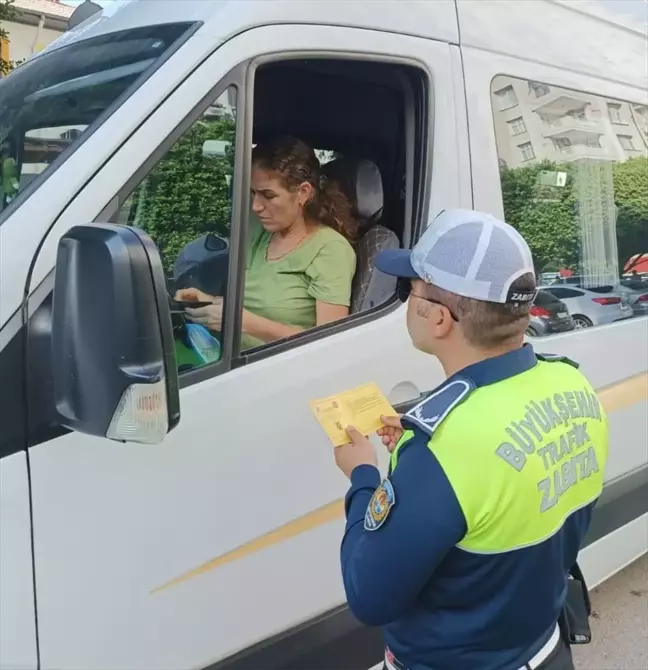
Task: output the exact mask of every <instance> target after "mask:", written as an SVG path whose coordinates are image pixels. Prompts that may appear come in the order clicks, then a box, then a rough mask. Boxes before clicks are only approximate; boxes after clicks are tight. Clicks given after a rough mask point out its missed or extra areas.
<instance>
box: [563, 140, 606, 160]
mask: <svg viewBox="0 0 648 670" xmlns="http://www.w3.org/2000/svg"><path fill="white" fill-rule="evenodd" d="M556 155H557V156H560V160H563V161H575V160H579V159H581V158H590V159H593V160H615V157H614V156H611V155H610V152H609V151H608V150H607V149H604V148H603V147H588V146H586V145H585V144H572V146H570V147H562V148H561V149H559V150H557V151H556Z"/></svg>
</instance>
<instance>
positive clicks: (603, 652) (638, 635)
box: [572, 555, 648, 670]
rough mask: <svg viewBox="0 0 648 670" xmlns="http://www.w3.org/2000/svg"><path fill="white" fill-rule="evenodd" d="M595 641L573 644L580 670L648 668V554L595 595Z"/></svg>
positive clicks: (592, 597)
mask: <svg viewBox="0 0 648 670" xmlns="http://www.w3.org/2000/svg"><path fill="white" fill-rule="evenodd" d="M590 596H591V599H592V609H593V616H592V619H591V626H592V642H591V644H587V645H578V646H575V647H572V649H573V652H574V661H575V665H576V668H577V670H646V668H648V555H646V556H643V557H642V558H640V559H639V560H637V561H635V562H634V563H632V564H631V565H629V566H628V567H627V568H626V569H625V570H623V571H622V572H620V573H619V574H618V575H615V576H614V577H613V578H612V579H610V580H608V581H607V582H605V583H604V584H602V585H601V586H599V587H598V588H596V589H593V590H592V592H591V594H590Z"/></svg>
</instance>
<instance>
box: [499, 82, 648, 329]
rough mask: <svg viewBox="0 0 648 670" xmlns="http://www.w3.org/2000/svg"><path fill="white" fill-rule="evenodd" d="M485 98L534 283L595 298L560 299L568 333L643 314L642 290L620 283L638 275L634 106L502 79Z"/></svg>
mask: <svg viewBox="0 0 648 670" xmlns="http://www.w3.org/2000/svg"><path fill="white" fill-rule="evenodd" d="M502 91H506V92H507V93H506V99H507V100H515V101H516V102H517V104H516V105H515V107H510V105H509V106H506V105H502ZM491 95H492V108H493V116H494V121H495V138H496V142H497V153H498V157H499V169H500V179H501V185H502V198H503V204H504V214H505V218H506V220H507V221H508V222H509V223H510V224H512V225H514V226H515V227H516V228H518V229H519V230H520V232H521V233H522V234H523V235H524V237H525V238H526V240H527V241H528V242H529V245H530V247H531V250H532V252H533V257H534V261H535V266H536V273H537V275H538V283H539V285H540V286H545V287H546V286H548V285H552V284H553V285H555V284H556V283H561V284H569V285H571V286H573V287H574V288H577V287H578V288H583V289H586V290H587V291H591V292H594V293H595V294H597V293H598V294H601V293H605V295H606V298H609V299H606V300H605V301H601V300H600V299H598V300H595V299H594V298H595V297H596V296H595V295H594V296H593V297H592V299H591V300H589V302H588V300H586V299H583V300H580V301H578V302H575V301H568V302H567V303H566V304H567V307H568V308H569V310H570V312H571V313H572V316H573V317H574V321H575V322H576V323H577V324H579V325H578V327H592V326H596V325H602V324H605V323H612V322H615V321H621V320H624V319H629V318H632V317H636V316H643V315H645V314H646V313H647V311H646V309H645V307H644V304H645V302H646V298H642V296H643V295H644V294H645V293H646V291H645V290H642V288H643V287H642V286H641V283H640V282H639V283H637V284H636V286H637V288H636V289H633V288H630V287H629V285H628V284H627V282H626V281H625V280H627V278H629V277H635V276H639V277H641V276H644V275H645V276H646V277H648V262H645V263H644V260H645V259H646V258H648V227H647V225H646V222H647V221H648V199H646V188H647V186H646V185H647V184H648V124H646V122H645V118H644V116H643V114H642V111H643V108H644V107H643V106H642V105H639V104H634V103H631V102H627V101H622V100H612V99H609V98H607V97H603V96H600V95H593V94H591V93H587V92H584V91H574V90H571V89H566V88H561V87H558V86H553V85H551V84H549V83H544V82H537V81H527V80H522V79H517V78H513V77H508V76H498V77H495V79H494V80H493V82H492V87H491ZM619 124H623V132H622V133H619V132H618V130H619V128H618V125H619ZM513 126H514V127H515V128H516V130H517V131H518V132H515V133H512V132H511V128H512V127H513ZM551 292H552V293H553V294H554V295H555V296H557V297H559V298H561V299H562V298H575V297H577V295H580V296H583V295H587V293H585V294H583V293H582V292H578V293H577V292H576V291H573V290H568V289H555V290H554V287H553V286H552V289H551ZM590 295H591V294H590ZM546 332H552V331H551V329H548V330H547V331H546Z"/></svg>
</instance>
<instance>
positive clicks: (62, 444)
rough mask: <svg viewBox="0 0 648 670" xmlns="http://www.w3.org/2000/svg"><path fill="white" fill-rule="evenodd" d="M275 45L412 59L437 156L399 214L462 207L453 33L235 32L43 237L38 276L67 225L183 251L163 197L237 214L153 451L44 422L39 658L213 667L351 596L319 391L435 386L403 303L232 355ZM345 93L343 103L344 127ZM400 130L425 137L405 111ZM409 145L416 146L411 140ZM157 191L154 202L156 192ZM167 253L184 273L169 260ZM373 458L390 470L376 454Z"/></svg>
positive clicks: (69, 663)
mask: <svg viewBox="0 0 648 670" xmlns="http://www.w3.org/2000/svg"><path fill="white" fill-rule="evenodd" d="M277 52H280V53H279V54H278V53H277ZM281 54H284V56H285V57H286V58H295V57H296V54H297V55H299V54H304V55H310V56H311V57H312V56H313V55H314V56H316V57H335V58H348V59H350V60H353V59H367V58H371V59H375V60H377V61H381V62H382V61H384V62H386V63H391V62H399V63H400V62H403V63H409V64H410V65H412V66H416V67H418V68H420V69H421V71H422V72H423V73H424V74H425V78H426V80H427V82H428V86H429V90H428V94H429V95H428V97H427V100H428V105H429V107H428V108H426V109H427V111H426V115H425V118H423V119H422V121H421V125H420V127H419V130H418V131H416V132H418V133H419V135H418V136H412V137H410V140H409V141H410V142H411V154H412V156H411V160H409V159H408V162H410V163H413V161H414V158H413V156H414V153H416V152H418V153H421V152H422V153H423V154H425V155H427V156H431V162H429V161H427V160H426V161H422V164H423V163H425V164H426V165H431V170H428V169H422V171H421V172H420V173H419V175H418V177H419V182H418V184H416V183H415V179H414V178H413V177H412V172H411V170H410V172H409V173H408V174H409V176H408V178H407V184H406V185H405V190H406V191H407V192H408V193H409V196H408V197H409V198H410V204H409V205H408V206H407V212H408V216H410V217H412V218H417V219H418V220H419V221H425V220H426V218H427V211H428V201H430V200H431V203H432V205H431V207H432V209H433V210H434V212H436V211H438V210H440V209H442V208H446V207H457V206H470V203H469V202H466V201H465V198H464V197H463V196H462V195H461V194H462V193H465V189H464V190H463V191H462V190H461V189H460V177H459V175H458V168H459V164H460V163H461V164H464V161H465V159H466V156H465V155H459V154H461V152H460V151H458V150H457V146H460V145H459V143H458V138H457V128H456V118H457V116H458V115H459V112H458V110H457V109H456V107H455V97H454V96H455V91H457V90H460V88H459V87H457V86H456V82H453V77H455V76H456V75H457V73H456V71H455V70H454V69H453V62H454V61H453V59H452V57H451V53H450V47H449V46H448V45H447V44H443V43H436V42H433V41H429V40H423V39H417V38H410V37H404V36H397V35H393V34H389V35H385V34H380V33H377V32H372V31H364V30H360V29H345V28H333V27H321V26H299V27H295V26H272V27H263V28H257V29H253V30H249V31H247V32H245V33H242V34H241V35H239V36H237V37H236V38H234V39H232V40H230V41H229V42H227V43H226V44H224V45H223V46H222V47H221V48H219V49H218V51H217V53H216V54H215V55H214V56H213V57H211V58H210V59H208V60H207V61H206V62H205V63H204V64H203V65H202V66H200V67H199V68H198V69H197V70H196V71H195V72H194V73H193V74H192V75H191V76H190V77H188V78H187V79H186V81H185V82H184V83H183V84H182V85H181V86H180V87H179V88H178V89H177V91H175V92H174V93H173V94H172V95H171V96H170V97H169V98H168V99H167V100H166V101H165V102H164V103H163V104H162V105H160V106H159V108H158V109H157V110H156V111H155V112H154V113H153V114H152V115H151V116H150V118H149V119H148V120H147V121H146V122H145V123H144V124H143V125H142V126H141V127H140V128H139V129H138V130H137V132H135V133H134V134H133V135H132V137H130V139H129V140H128V141H127V142H126V143H125V144H124V145H123V146H122V147H121V149H120V150H119V151H118V152H117V153H116V154H115V155H114V156H113V157H112V158H111V160H110V161H109V162H107V164H106V165H105V166H104V167H102V168H101V169H100V170H99V171H98V172H97V173H96V174H95V175H94V176H93V177H92V178H91V179H90V181H89V182H88V183H87V185H86V186H85V187H84V188H83V190H81V191H80V192H79V194H78V195H77V196H76V197H75V198H74V200H72V201H71V202H70V203H69V205H68V206H67V208H66V209H65V210H64V212H63V213H62V214H61V216H60V217H59V218H58V220H57V221H56V223H55V224H54V226H53V227H52V229H51V230H50V232H49V234H48V236H47V237H46V238H45V239H44V240H43V244H42V246H41V249H40V251H39V254H38V257H37V258H36V259H35V269H34V277H41V278H42V277H45V281H47V277H48V276H49V273H51V271H52V268H53V262H54V258H55V251H56V246H57V243H58V240H59V238H60V237H61V235H62V234H64V232H65V231H66V230H68V229H69V228H70V227H71V226H73V225H75V224H79V223H85V222H88V221H93V220H97V218H98V217H99V216H101V217H110V218H111V219H112V220H119V221H122V222H128V223H134V224H135V225H140V226H142V227H145V228H146V229H147V230H149V232H151V234H152V235H153V236H154V237H156V236H157V239H164V244H165V245H166V246H165V249H166V250H169V249H172V250H173V251H174V252H175V251H178V250H179V248H178V244H179V243H178V244H176V242H177V238H176V237H174V235H175V232H174V231H170V229H165V230H159V229H157V228H155V225H157V224H155V225H154V223H152V222H156V221H157V222H159V220H160V218H159V217H158V216H157V214H156V211H159V210H158V209H156V207H157V206H158V205H159V206H160V207H162V204H161V203H162V197H163V196H164V197H165V198H166V199H165V200H164V206H165V207H167V208H168V209H167V210H166V211H168V212H169V220H171V221H172V220H174V217H180V216H182V215H183V211H185V210H183V209H182V208H184V207H197V208H198V209H199V215H198V218H199V219H200V221H204V220H206V218H205V217H207V218H208V217H210V216H216V215H217V213H218V211H221V210H223V209H227V208H229V207H232V210H233V213H232V217H231V222H232V225H231V226H229V227H226V228H225V229H223V230H222V231H221V233H222V236H224V237H226V238H227V242H228V246H229V270H228V273H229V274H228V279H227V282H228V286H227V291H226V309H225V324H224V326H223V333H224V342H223V348H222V352H221V357H220V360H218V361H216V362H214V363H212V364H211V365H205V366H196V365H195V364H194V363H195V362H194V363H192V361H191V360H189V359H190V355H189V354H187V352H186V351H184V350H183V351H184V353H183V355H186V356H187V358H186V359H181V357H179V361H178V362H179V363H180V364H181V365H186V366H187V369H188V371H187V372H186V373H182V372H181V384H182V386H183V390H182V392H181V413H182V417H181V422H180V425H179V426H178V428H176V429H175V430H174V431H173V432H172V433H171V434H170V435H169V436H168V438H167V439H166V440H165V442H164V443H163V444H161V445H159V446H154V447H142V446H137V445H132V444H117V443H114V442H109V441H107V440H101V439H94V438H89V437H86V436H83V435H80V434H72V433H68V434H64V435H60V434H59V435H58V436H57V431H56V429H55V427H52V429H51V431H50V432H49V433H48V432H47V431H41V432H40V433H39V435H38V438H37V439H36V436H35V435H34V439H33V444H32V446H31V448H30V463H31V476H32V486H33V491H32V496H33V498H32V499H33V509H34V533H35V539H34V545H35V546H34V551H35V570H36V590H37V606H38V621H39V640H40V649H41V658H42V667H44V668H55V667H61V668H68V669H73V668H78V669H79V670H81V669H83V670H88V669H89V668H106V669H107V668H111V669H116V668H123V669H124V670H132V669H134V668H160V669H161V668H168V669H170V670H171V669H173V670H175V669H177V668H187V667H192V668H204V667H207V666H210V664H213V663H215V662H217V661H219V660H220V659H223V658H225V657H227V656H228V655H230V654H233V653H235V652H237V651H239V650H242V649H245V648H248V647H250V646H251V645H254V644H255V643H257V642H260V641H263V640H266V639H267V638H269V637H271V636H273V635H275V634H278V633H282V632H284V631H289V630H290V629H294V628H296V627H298V626H300V625H302V624H304V623H305V622H307V621H309V620H311V619H314V618H315V617H318V616H319V615H321V614H323V613H326V612H328V611H331V610H334V609H335V608H337V607H339V606H340V605H342V604H343V603H344V592H343V588H342V583H341V579H340V572H339V556H338V551H339V543H340V540H341V536H342V530H343V523H344V521H343V506H342V498H343V496H344V494H345V491H346V488H347V483H346V482H345V480H344V478H343V476H342V475H341V474H340V473H339V472H337V470H336V468H335V466H334V463H333V455H332V453H331V447H330V445H329V444H328V443H327V440H326V438H325V437H324V436H323V434H322V433H321V430H320V428H319V426H318V424H317V422H316V421H314V420H313V417H312V416H311V413H310V410H309V406H308V400H309V399H311V398H318V397H322V396H325V395H328V394H330V393H332V392H335V391H338V390H341V389H345V388H349V387H353V386H357V385H359V384H360V383H363V382H367V381H369V380H373V381H375V382H377V383H378V384H379V385H380V387H381V388H382V389H383V390H384V391H385V392H386V393H388V394H390V396H391V399H392V401H393V402H397V401H398V400H401V399H406V398H404V397H402V395H401V396H399V395H398V394H399V392H401V393H402V390H403V389H406V390H409V391H411V393H414V392H416V391H418V390H423V389H426V388H430V387H432V386H434V385H435V383H438V382H439V381H441V370H440V368H432V369H427V370H426V369H424V368H422V366H421V358H420V357H419V355H418V354H417V353H416V352H414V351H413V350H412V349H411V347H410V346H409V339H408V337H407V333H406V330H405V327H404V309H403V308H402V307H401V308H395V305H392V306H391V307H390V308H388V309H384V310H382V311H380V312H376V314H374V315H371V316H368V317H366V318H358V319H356V320H352V321H349V323H348V324H342V325H341V326H340V327H332V328H329V329H328V330H325V331H324V332H322V333H321V335H320V336H318V337H312V338H305V339H302V340H301V341H299V342H297V341H296V342H295V343H294V345H293V343H290V342H289V343H284V344H282V345H281V346H279V347H277V348H274V349H272V350H271V351H270V350H269V351H268V352H267V353H265V354H262V355H259V356H257V357H254V358H253V357H249V358H246V357H245V356H239V355H238V351H237V350H238V331H239V330H240V311H238V308H237V306H240V299H241V289H242V281H243V276H244V269H245V264H244V259H245V247H244V241H245V230H244V228H243V226H242V222H243V221H245V220H246V219H247V214H246V212H247V208H248V207H249V170H250V166H249V155H250V150H251V144H252V126H253V124H254V109H253V104H252V98H253V90H254V89H253V86H254V67H255V65H254V63H253V62H252V61H253V59H259V58H260V57H266V56H268V57H270V56H271V57H272V58H280V57H281ZM369 54H370V56H369ZM343 107H344V101H343V100H341V101H340V109H341V112H340V122H341V123H342V122H343V119H344V114H343V113H342V110H343ZM408 127H410V129H411V132H412V133H414V125H410V126H408ZM215 128H217V130H216V131H214V133H215V134H214V133H212V130H213V129H215ZM421 128H423V129H424V130H421ZM91 141H92V137H91V138H89V139H88V142H91ZM417 141H418V142H419V144H420V145H422V146H417V147H416V152H414V150H413V147H415V145H416V143H417ZM209 142H211V144H208V147H210V151H215V152H216V153H218V151H221V150H222V152H223V153H222V155H219V156H217V157H216V158H213V157H211V158H210V157H203V158H200V160H201V161H202V160H204V161H209V160H214V161H215V162H214V163H213V164H212V163H209V165H213V173H211V174H213V180H212V179H211V178H210V179H209V180H208V183H205V182H204V180H203V181H201V180H198V179H197V178H195V174H193V173H191V174H189V173H186V179H184V176H185V172H182V170H184V169H185V168H184V167H183V163H182V160H180V158H179V157H180V154H179V153H178V151H177V148H178V147H179V146H182V147H184V149H186V148H187V147H194V148H195V150H196V151H197V152H201V151H202V150H203V148H204V147H205V143H209ZM179 143H181V144H179ZM219 143H221V144H219ZM223 143H224V144H223ZM461 146H465V138H462V143H461ZM219 147H220V149H219ZM432 148H433V153H431V151H432ZM408 151H409V149H408ZM182 155H184V154H182ZM163 159H164V160H163ZM176 159H178V160H176ZM174 161H175V162H174ZM219 161H220V162H219ZM227 161H230V162H229V165H230V172H229V173H227V170H228V168H227V167H226V165H227ZM232 161H233V162H232ZM210 169H212V168H210ZM178 170H179V171H180V173H181V174H182V177H183V178H182V179H180V180H179V181H177V182H174V183H175V184H176V185H175V186H174V187H173V190H172V189H169V190H168V191H163V192H160V190H159V189H158V190H156V188H157V185H159V183H160V180H167V181H165V182H164V183H171V182H170V181H168V180H169V179H170V176H169V175H171V176H173V174H176V173H175V172H174V171H178ZM232 176H233V180H232V179H231V177H232ZM221 178H222V179H221ZM226 178H229V180H227V179H226ZM223 180H225V181H228V188H225V187H223ZM229 182H231V183H232V186H233V190H232V194H233V195H229V193H230V190H229ZM211 188H213V189H214V192H215V193H217V197H216V196H214V199H213V201H210V202H209V203H208V204H204V205H203V204H200V203H205V202H206V201H205V200H200V201H199V199H198V198H197V197H194V194H195V193H197V192H198V191H197V190H196V191H194V190H192V189H211ZM415 190H417V193H415V192H414V191H415ZM152 192H155V193H157V195H156V198H158V199H157V200H155V203H156V207H152V206H147V205H146V203H147V202H149V203H150V202H151V201H150V199H149V200H147V198H148V197H149V196H148V195H147V194H150V193H152ZM201 193H202V191H201ZM228 198H231V200H230V201H229V202H228V200H227V199H228ZM142 203H144V204H143V205H142ZM197 203H198V204H197ZM140 205H141V206H140ZM176 206H177V207H178V208H177V209H174V208H175V207H176ZM156 217H157V218H156ZM195 232H196V233H200V232H201V231H200V230H199V226H197V228H196V231H195ZM174 245H175V246H174ZM165 262H167V263H168V267H170V268H172V267H173V259H170V260H169V259H166V260H165ZM35 281H36V280H35ZM31 288H32V289H33V288H34V285H33V284H32V287H31ZM97 300H101V296H97ZM43 304H46V301H45V302H44V303H43ZM228 304H229V305H230V306H229V307H228V306H227V305H228ZM228 319H229V321H228ZM30 338H31V333H30ZM182 369H184V368H182ZM37 380H38V376H37V375H34V377H33V379H32V380H30V383H31V384H32V388H31V389H30V397H34V398H35V397H36V396H37V394H36V390H35V389H36V386H37V384H38V381H37ZM98 383H100V382H99V380H98ZM59 433H60V431H59ZM36 442H38V443H36ZM381 458H382V462H383V464H385V461H386V458H385V454H382V456H381ZM300 651H306V650H300ZM368 651H371V658H370V659H368V660H371V661H372V662H373V663H376V662H378V661H379V660H380V653H381V651H380V648H379V647H378V648H376V649H374V650H368ZM285 660H286V663H287V662H288V660H287V659H285ZM325 661H326V659H322V662H325ZM275 663H277V664H279V660H275ZM371 664H372V663H367V666H368V665H371ZM257 667H261V666H257ZM265 667H271V666H270V665H266V666H265ZM272 667H277V665H273V666H272ZM284 667H288V665H285V666H284ZM304 667H305V666H304ZM328 667H333V666H330V665H329V666H328ZM336 667H339V666H336Z"/></svg>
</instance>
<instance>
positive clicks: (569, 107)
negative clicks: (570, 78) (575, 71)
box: [533, 89, 590, 117]
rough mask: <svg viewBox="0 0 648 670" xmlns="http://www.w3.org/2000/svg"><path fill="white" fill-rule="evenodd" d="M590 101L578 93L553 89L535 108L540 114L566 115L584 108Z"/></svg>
mask: <svg viewBox="0 0 648 670" xmlns="http://www.w3.org/2000/svg"><path fill="white" fill-rule="evenodd" d="M588 104H590V101H589V100H587V99H585V98H583V97H581V96H579V95H578V94H577V93H571V92H570V91H563V90H560V89H552V90H551V92H550V93H548V94H547V95H545V96H543V97H542V102H541V103H540V104H539V105H538V106H537V107H534V108H533V111H534V112H536V113H537V114H539V115H540V116H559V117H560V116H565V114H567V112H575V111H576V110H578V109H583V107H585V106H586V105H588Z"/></svg>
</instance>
